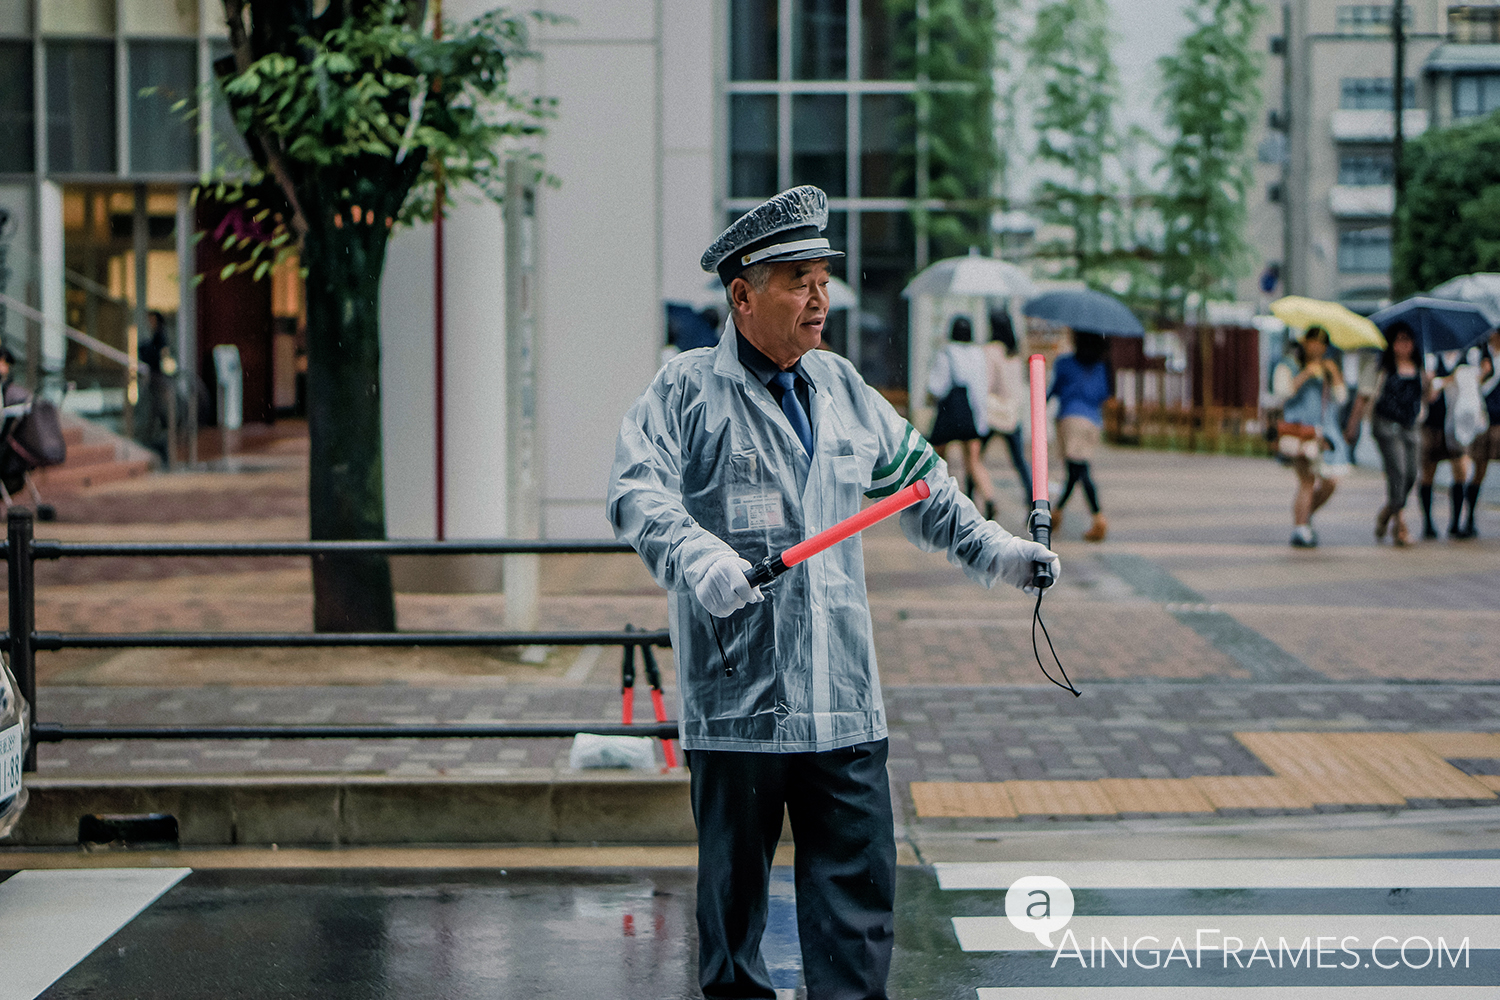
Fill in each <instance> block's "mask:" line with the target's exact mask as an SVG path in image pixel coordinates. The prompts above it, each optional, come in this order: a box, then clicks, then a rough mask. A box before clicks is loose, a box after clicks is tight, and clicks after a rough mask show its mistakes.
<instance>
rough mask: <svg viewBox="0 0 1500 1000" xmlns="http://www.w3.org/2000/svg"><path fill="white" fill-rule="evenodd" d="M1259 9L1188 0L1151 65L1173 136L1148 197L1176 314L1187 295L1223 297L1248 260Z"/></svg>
mask: <svg viewBox="0 0 1500 1000" xmlns="http://www.w3.org/2000/svg"><path fill="white" fill-rule="evenodd" d="M1264 12H1265V9H1264V7H1262V6H1261V4H1259V3H1257V2H1255V0H1189V3H1188V6H1187V11H1186V13H1187V18H1188V21H1189V22H1190V23H1191V24H1192V26H1193V27H1192V30H1191V31H1190V32H1189V33H1188V34H1187V35H1186V36H1184V37H1183V39H1182V41H1181V42H1180V43H1179V44H1178V46H1177V50H1176V51H1175V52H1173V53H1172V54H1171V55H1168V56H1163V57H1162V58H1161V59H1160V60H1158V62H1157V65H1158V66H1159V67H1160V68H1161V74H1162V79H1163V83H1164V86H1163V90H1162V94H1161V99H1160V103H1161V105H1162V107H1163V109H1164V110H1165V112H1166V124H1167V126H1168V128H1169V129H1171V131H1172V133H1173V134H1174V138H1173V139H1171V141H1170V142H1168V144H1167V146H1166V148H1165V150H1164V155H1163V158H1162V161H1161V163H1160V165H1159V167H1158V169H1159V170H1160V171H1163V172H1164V173H1165V174H1166V182H1165V189H1164V190H1163V191H1162V193H1161V195H1160V197H1159V198H1158V200H1157V205H1158V208H1159V211H1160V213H1161V217H1162V223H1163V228H1164V239H1163V247H1162V261H1161V271H1162V274H1161V279H1162V287H1163V298H1164V299H1165V300H1166V303H1165V304H1167V305H1168V309H1169V311H1170V312H1175V313H1177V314H1179V315H1180V314H1181V312H1182V303H1183V302H1184V301H1185V299H1186V298H1187V296H1188V295H1189V294H1190V293H1196V297H1197V299H1198V302H1199V307H1198V308H1199V310H1200V311H1201V310H1203V309H1206V303H1207V300H1208V299H1210V298H1214V297H1217V296H1220V295H1224V294H1232V293H1233V287H1234V279H1236V278H1238V277H1240V276H1241V275H1243V274H1244V271H1245V268H1246V266H1247V265H1248V263H1249V260H1250V247H1249V243H1248V241H1247V240H1246V237H1245V192H1246V190H1247V189H1248V188H1249V186H1250V183H1251V181H1252V165H1251V160H1250V155H1249V152H1248V150H1247V148H1246V146H1247V142H1248V139H1249V136H1250V129H1251V124H1252V122H1253V120H1254V118H1255V115H1256V114H1257V113H1258V111H1259V108H1260V101H1261V97H1260V89H1259V80H1260V73H1261V66H1260V59H1259V57H1258V56H1257V55H1256V54H1255V47H1254V41H1255V31H1256V28H1257V27H1258V25H1259V23H1260V19H1261V17H1262V16H1263V15H1264ZM1199 318H1200V319H1201V318H1202V317H1201V314H1200V317H1199Z"/></svg>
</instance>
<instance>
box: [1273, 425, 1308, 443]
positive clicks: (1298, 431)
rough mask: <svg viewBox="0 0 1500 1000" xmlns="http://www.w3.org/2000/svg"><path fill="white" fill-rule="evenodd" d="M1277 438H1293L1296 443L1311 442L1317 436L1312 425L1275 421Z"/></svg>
mask: <svg viewBox="0 0 1500 1000" xmlns="http://www.w3.org/2000/svg"><path fill="white" fill-rule="evenodd" d="M1276 436H1277V437H1294V438H1296V439H1297V440H1298V441H1311V440H1312V439H1313V438H1315V437H1317V436H1318V429H1317V428H1316V427H1314V426H1313V425H1312V424H1298V423H1293V422H1292V421H1290V420H1278V421H1276Z"/></svg>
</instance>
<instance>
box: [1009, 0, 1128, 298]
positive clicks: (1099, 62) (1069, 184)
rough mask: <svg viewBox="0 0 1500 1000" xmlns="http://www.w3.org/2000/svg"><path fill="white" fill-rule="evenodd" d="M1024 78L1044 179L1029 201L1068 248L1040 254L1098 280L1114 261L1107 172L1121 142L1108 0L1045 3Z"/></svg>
mask: <svg viewBox="0 0 1500 1000" xmlns="http://www.w3.org/2000/svg"><path fill="white" fill-rule="evenodd" d="M1026 53H1027V59H1026V72H1027V76H1028V77H1029V79H1030V83H1031V85H1032V86H1033V87H1034V88H1035V91H1036V109H1035V112H1034V114H1033V118H1032V124H1033V126H1034V127H1035V128H1036V131H1037V147H1036V156H1035V158H1036V160H1037V162H1038V163H1039V164H1040V165H1041V166H1042V167H1043V168H1045V169H1046V171H1047V176H1046V177H1045V178H1044V179H1043V180H1042V181H1041V182H1039V183H1038V185H1037V187H1036V189H1035V190H1034V192H1033V193H1032V204H1033V206H1034V207H1035V209H1036V212H1037V214H1038V215H1039V216H1040V217H1041V218H1042V220H1043V221H1045V222H1049V223H1053V224H1055V225H1061V226H1066V227H1068V228H1069V229H1070V230H1071V231H1072V234H1073V236H1072V239H1071V241H1070V242H1069V244H1068V245H1067V246H1065V247H1053V248H1042V252H1044V253H1051V254H1054V255H1057V256H1062V257H1065V258H1067V259H1068V260H1069V261H1070V262H1071V265H1070V267H1069V269H1068V273H1069V274H1070V275H1072V276H1076V277H1081V278H1084V279H1095V278H1097V277H1099V272H1100V269H1101V268H1102V267H1103V266H1104V265H1105V264H1106V263H1107V261H1108V258H1109V256H1110V255H1111V254H1112V253H1113V251H1114V249H1115V247H1114V246H1113V239H1112V234H1113V232H1114V230H1115V229H1116V224H1117V222H1118V219H1117V216H1118V214H1119V202H1118V192H1117V191H1116V190H1115V185H1114V184H1113V183H1112V182H1111V181H1110V179H1109V174H1108V170H1107V164H1108V163H1109V161H1110V160H1111V158H1113V157H1114V156H1115V154H1116V153H1117V148H1118V137H1117V135H1116V132H1115V124H1114V108H1115V104H1116V101H1117V100H1118V96H1119V80H1118V77H1117V74H1116V71H1115V64H1114V59H1113V58H1112V57H1111V56H1110V32H1109V6H1108V3H1107V2H1106V0H1047V2H1045V3H1043V4H1042V6H1041V8H1040V9H1039V10H1038V11H1037V16H1036V27H1035V29H1034V30H1033V31H1032V33H1031V35H1030V36H1029V37H1028V38H1027V40H1026Z"/></svg>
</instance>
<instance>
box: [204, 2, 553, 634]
mask: <svg viewBox="0 0 1500 1000" xmlns="http://www.w3.org/2000/svg"><path fill="white" fill-rule="evenodd" d="M224 9H225V13H226V15H227V21H228V25H229V39H230V46H231V51H232V56H231V57H230V58H228V59H226V60H223V61H222V62H221V63H220V64H219V65H218V66H217V67H216V68H217V69H218V72H219V78H220V82H221V83H222V86H223V91H224V94H225V95H226V97H227V99H228V102H229V106H230V109H231V111H232V113H233V116H234V121H235V124H236V125H237V127H238V128H239V130H240V131H241V132H242V133H243V135H244V137H245V139H246V141H247V143H248V145H249V148H250V151H251V155H252V157H253V159H254V161H255V164H256V166H257V168H258V169H257V170H256V172H255V173H254V175H253V176H252V177H251V178H250V179H249V180H248V181H247V182H245V183H244V184H235V183H233V182H229V181H225V182H223V183H221V184H219V185H218V186H217V187H216V188H215V189H214V190H213V192H212V193H213V194H215V195H218V196H220V197H227V198H234V197H244V198H246V199H247V200H248V201H250V202H252V203H254V204H256V205H257V206H258V209H259V210H258V213H257V215H256V216H255V218H256V221H257V222H260V221H262V220H264V221H265V222H266V223H267V224H268V225H269V224H270V223H271V222H273V221H279V223H280V225H279V226H277V227H276V230H275V231H274V235H271V236H270V237H269V238H268V239H255V238H252V237H248V236H247V237H242V238H241V242H242V243H243V244H244V246H243V249H244V250H245V252H246V254H247V256H246V259H245V261H244V263H243V264H241V265H240V266H241V267H245V268H253V269H254V270H255V271H256V273H257V274H264V273H265V272H266V271H267V270H268V269H269V268H270V267H271V266H272V263H273V261H274V259H275V258H276V257H277V256H278V255H280V254H284V253H288V252H290V251H291V250H293V249H295V250H296V251H298V252H299V254H300V259H301V261H302V266H303V268H304V272H305V276H306V286H307V389H308V430H309V436H310V439H311V442H310V443H311V461H310V475H309V484H308V500H309V513H310V516H311V535H312V537H313V538H314V539H381V538H384V537H385V497H384V488H383V484H382V470H381V430H380V419H381V418H380V411H381V406H380V388H381V387H380V325H379V299H380V275H381V271H382V269H383V267H384V263H385V251H386V244H387V242H388V241H389V239H390V235H391V230H392V229H393V228H394V227H395V226H396V225H399V224H402V223H407V222H411V221H414V220H420V219H430V218H431V217H432V215H433V211H434V206H435V205H436V204H438V203H439V201H440V191H441V190H442V187H443V185H447V186H448V187H449V188H453V187H457V186H458V185H461V184H471V185H473V186H475V187H477V189H478V190H479V191H480V192H481V193H482V194H483V195H484V196H487V197H489V198H491V199H493V200H496V201H498V200H500V198H501V196H502V193H503V175H504V162H503V159H502V158H503V156H504V155H505V150H506V145H507V141H508V140H511V139H515V138H518V137H523V136H527V135H531V134H534V133H536V132H538V131H539V130H540V124H539V123H540V121H541V119H542V118H544V117H545V116H546V115H547V113H548V107H549V106H548V105H547V103H546V102H543V101H540V100H537V99H533V98H527V97H524V96H520V95H517V94H515V93H513V92H512V91H511V89H510V88H509V86H508V83H509V75H510V71H511V68H512V66H513V64H514V62H515V61H516V60H518V59H522V58H526V57H528V56H530V55H531V54H532V53H531V51H530V49H529V47H528V44H527V22H526V20H524V19H523V18H519V17H512V16H507V15H505V14H503V13H501V12H498V11H496V12H491V13H489V14H486V15H484V16H482V17H479V18H477V19H475V20H473V21H471V22H469V23H467V24H463V25H459V26H456V27H455V26H452V25H445V26H444V28H443V31H442V33H441V37H436V35H437V33H436V32H433V31H431V30H426V29H424V25H425V24H426V22H427V17H426V4H425V3H424V2H421V0H401V2H397V0H333V2H332V3H317V2H315V0H224ZM231 249H232V248H231ZM313 583H314V621H315V625H316V627H317V628H318V629H319V630H320V631H390V630H392V629H394V628H395V609H394V603H393V599H392V594H391V579H390V569H389V566H388V564H387V562H386V560H385V559H384V558H383V557H377V556H366V555H343V556H339V557H327V558H321V559H316V560H314V562H313Z"/></svg>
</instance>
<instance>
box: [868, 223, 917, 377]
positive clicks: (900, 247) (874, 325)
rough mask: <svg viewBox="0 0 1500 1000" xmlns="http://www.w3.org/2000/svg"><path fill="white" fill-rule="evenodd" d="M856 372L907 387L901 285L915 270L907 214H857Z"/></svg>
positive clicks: (912, 232) (912, 236) (904, 307)
mask: <svg viewBox="0 0 1500 1000" xmlns="http://www.w3.org/2000/svg"><path fill="white" fill-rule="evenodd" d="M859 236H860V240H859V245H860V282H861V287H860V314H859V337H860V372H861V373H862V374H863V375H864V377H865V381H867V382H869V383H870V384H871V385H873V386H877V387H880V388H895V389H904V388H906V369H907V363H906V361H907V358H906V345H907V318H908V316H907V302H906V300H905V299H903V298H902V297H901V289H903V288H905V287H906V285H907V282H909V281H911V279H912V275H913V274H915V273H916V236H915V230H914V229H913V226H912V221H911V213H909V212H861V213H860V216H859Z"/></svg>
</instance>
